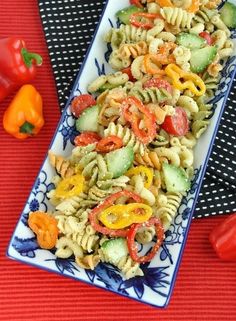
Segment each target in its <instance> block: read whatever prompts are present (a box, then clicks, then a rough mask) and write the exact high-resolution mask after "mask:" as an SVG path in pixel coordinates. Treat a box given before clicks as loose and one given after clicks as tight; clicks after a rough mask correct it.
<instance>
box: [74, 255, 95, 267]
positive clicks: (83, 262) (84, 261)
mask: <svg viewBox="0 0 236 321" xmlns="http://www.w3.org/2000/svg"><path fill="white" fill-rule="evenodd" d="M75 262H76V264H77V265H78V266H79V267H81V268H82V269H89V270H94V269H95V267H96V266H97V265H98V263H99V262H100V257H99V255H98V254H88V255H85V256H83V257H75Z"/></svg>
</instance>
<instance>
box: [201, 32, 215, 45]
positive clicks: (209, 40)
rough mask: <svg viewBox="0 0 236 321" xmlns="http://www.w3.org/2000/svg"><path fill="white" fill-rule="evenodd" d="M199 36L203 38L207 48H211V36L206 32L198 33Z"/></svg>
mask: <svg viewBox="0 0 236 321" xmlns="http://www.w3.org/2000/svg"><path fill="white" fill-rule="evenodd" d="M199 36H200V37H202V38H204V39H205V40H206V42H207V44H208V45H209V46H211V45H212V44H213V38H212V37H211V35H210V34H209V33H208V32H206V31H203V32H201V33H199Z"/></svg>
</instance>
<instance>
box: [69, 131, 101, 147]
mask: <svg viewBox="0 0 236 321" xmlns="http://www.w3.org/2000/svg"><path fill="white" fill-rule="evenodd" d="M99 140H101V137H100V136H99V135H98V134H97V133H95V132H90V131H87V132H83V133H82V134H80V135H78V136H76V137H75V139H74V143H75V146H87V145H89V144H94V143H97V142H99Z"/></svg>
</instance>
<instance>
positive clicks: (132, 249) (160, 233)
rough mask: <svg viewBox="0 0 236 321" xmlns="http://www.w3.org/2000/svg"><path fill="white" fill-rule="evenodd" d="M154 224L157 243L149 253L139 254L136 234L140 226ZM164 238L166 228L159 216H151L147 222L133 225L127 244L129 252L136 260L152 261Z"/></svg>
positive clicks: (142, 261)
mask: <svg viewBox="0 0 236 321" xmlns="http://www.w3.org/2000/svg"><path fill="white" fill-rule="evenodd" d="M152 225H154V226H155V231H156V236H157V240H156V243H155V245H154V246H153V248H152V249H151V251H150V252H149V253H148V254H147V255H145V256H139V255H138V247H137V245H136V244H135V236H136V234H137V232H138V230H139V229H140V228H142V227H144V226H146V227H150V226H152ZM163 240H164V229H163V226H162V224H161V221H160V219H159V218H157V217H151V218H150V219H149V221H147V222H145V223H135V224H133V225H131V227H130V229H129V231H128V233H127V245H128V249H129V254H130V256H131V258H132V259H133V260H134V261H135V262H139V263H145V262H150V261H151V260H152V258H153V257H154V255H155V254H156V253H157V251H158V250H159V248H160V246H161V244H162V242H163Z"/></svg>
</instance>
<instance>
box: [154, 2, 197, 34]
mask: <svg viewBox="0 0 236 321" xmlns="http://www.w3.org/2000/svg"><path fill="white" fill-rule="evenodd" d="M160 13H161V15H162V17H163V18H164V19H165V20H166V21H167V22H168V23H169V24H171V25H174V26H177V27H181V28H188V29H190V28H191V23H192V19H193V17H194V14H193V13H189V12H187V11H185V10H183V9H181V8H171V7H164V8H162V9H161V10H160Z"/></svg>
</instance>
